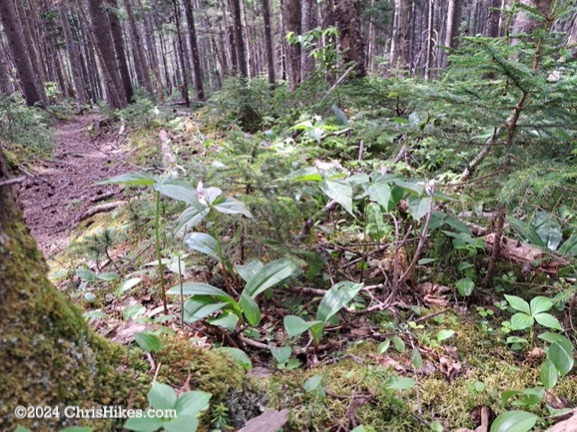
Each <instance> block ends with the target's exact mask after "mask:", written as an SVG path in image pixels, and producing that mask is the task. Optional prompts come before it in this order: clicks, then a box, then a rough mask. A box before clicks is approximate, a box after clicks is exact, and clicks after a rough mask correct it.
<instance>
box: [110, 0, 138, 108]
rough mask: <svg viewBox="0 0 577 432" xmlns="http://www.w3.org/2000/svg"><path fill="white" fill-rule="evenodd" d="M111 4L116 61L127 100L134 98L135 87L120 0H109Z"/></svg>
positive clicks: (111, 24)
mask: <svg viewBox="0 0 577 432" xmlns="http://www.w3.org/2000/svg"><path fill="white" fill-rule="evenodd" d="M107 2H108V4H109V5H110V10H109V12H108V19H109V20H110V30H111V32H112V39H113V41H114V50H115V51H116V61H117V62H118V68H119V71H120V77H121V79H122V88H123V89H124V95H125V97H126V101H127V102H131V101H132V100H133V99H134V89H133V88H132V81H131V80H130V72H129V69H128V62H127V60H126V50H125V48H124V37H123V36H122V27H121V25H120V20H119V19H118V15H117V11H118V0H107Z"/></svg>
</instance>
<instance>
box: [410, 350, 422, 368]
mask: <svg viewBox="0 0 577 432" xmlns="http://www.w3.org/2000/svg"><path fill="white" fill-rule="evenodd" d="M411 363H412V365H413V366H414V367H415V368H417V369H420V368H421V367H423V357H421V353H420V352H419V348H414V349H413V355H412V356H411Z"/></svg>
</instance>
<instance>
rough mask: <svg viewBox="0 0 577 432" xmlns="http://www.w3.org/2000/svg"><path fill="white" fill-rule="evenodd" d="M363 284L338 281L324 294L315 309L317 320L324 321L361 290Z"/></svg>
mask: <svg viewBox="0 0 577 432" xmlns="http://www.w3.org/2000/svg"><path fill="white" fill-rule="evenodd" d="M362 288H363V284H357V283H353V282H349V281H343V282H339V283H337V284H336V285H334V286H333V287H332V288H331V289H330V290H328V291H327V293H326V294H325V295H324V297H323V299H322V300H321V303H320V304H319V308H318V309H317V320H319V321H322V322H324V323H326V322H327V321H328V320H330V319H331V318H332V317H333V316H334V315H336V314H337V313H338V312H339V311H340V310H341V309H342V308H344V307H345V306H346V305H347V304H349V302H350V301H352V300H353V299H354V298H355V296H356V295H357V294H358V293H359V292H360V291H361V289H362Z"/></svg>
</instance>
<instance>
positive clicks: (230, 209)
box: [214, 198, 252, 219]
mask: <svg viewBox="0 0 577 432" xmlns="http://www.w3.org/2000/svg"><path fill="white" fill-rule="evenodd" d="M214 209H215V210H216V211H217V212H220V213H225V214H231V215H237V214H241V215H244V216H246V217H247V218H250V219H252V213H251V212H250V211H249V210H248V209H247V208H246V206H245V205H244V204H243V203H242V202H240V201H239V200H237V199H234V198H227V199H225V200H224V201H223V202H221V203H219V204H217V205H215V206H214Z"/></svg>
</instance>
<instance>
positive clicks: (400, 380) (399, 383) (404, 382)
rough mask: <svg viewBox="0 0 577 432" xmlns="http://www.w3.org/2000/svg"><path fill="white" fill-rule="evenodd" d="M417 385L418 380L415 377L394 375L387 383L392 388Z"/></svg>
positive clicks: (407, 387) (402, 388)
mask: <svg viewBox="0 0 577 432" xmlns="http://www.w3.org/2000/svg"><path fill="white" fill-rule="evenodd" d="M416 385H417V381H415V380H414V379H413V378H407V377H401V376H396V377H393V378H391V379H390V380H389V382H388V383H387V387H388V388H389V389H391V390H407V389H411V388H413V387H415V386H416Z"/></svg>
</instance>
